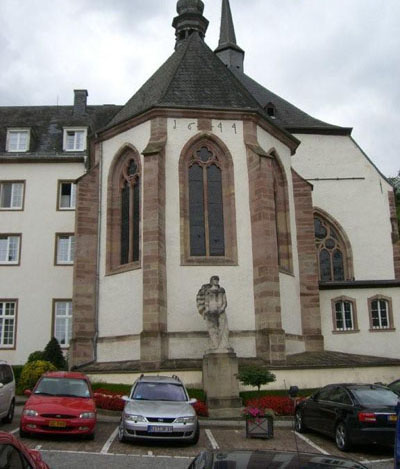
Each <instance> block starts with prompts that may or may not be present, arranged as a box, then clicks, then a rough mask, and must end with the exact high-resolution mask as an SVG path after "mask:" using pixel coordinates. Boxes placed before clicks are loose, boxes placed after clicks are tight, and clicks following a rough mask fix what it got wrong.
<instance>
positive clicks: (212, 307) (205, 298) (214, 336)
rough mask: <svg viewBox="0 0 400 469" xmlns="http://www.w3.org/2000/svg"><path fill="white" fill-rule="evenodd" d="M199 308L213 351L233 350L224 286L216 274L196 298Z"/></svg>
mask: <svg viewBox="0 0 400 469" xmlns="http://www.w3.org/2000/svg"><path fill="white" fill-rule="evenodd" d="M196 303H197V309H198V310H199V313H200V314H201V315H202V316H203V318H204V319H205V321H206V324H207V329H208V333H209V335H210V341H211V350H212V351H213V352H215V351H220V352H226V351H231V350H232V349H231V347H230V346H229V328H228V319H227V317H226V313H225V309H226V306H227V301H226V294H225V290H224V288H222V287H221V286H220V285H219V277H218V276H217V275H214V276H213V277H211V278H210V283H206V284H205V285H203V286H202V287H201V288H200V290H199V292H198V294H197V298H196Z"/></svg>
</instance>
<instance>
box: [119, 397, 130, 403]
mask: <svg viewBox="0 0 400 469" xmlns="http://www.w3.org/2000/svg"><path fill="white" fill-rule="evenodd" d="M121 399H122V400H123V401H125V402H128V401H130V399H129V396H122V397H121Z"/></svg>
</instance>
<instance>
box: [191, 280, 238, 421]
mask: <svg viewBox="0 0 400 469" xmlns="http://www.w3.org/2000/svg"><path fill="white" fill-rule="evenodd" d="M196 303H197V309H198V311H199V313H200V315H201V316H202V317H203V319H204V320H205V321H206V324H207V329H208V333H209V338H210V346H209V349H208V350H207V351H206V352H205V354H204V357H203V387H204V391H205V392H206V393H207V405H208V410H209V415H210V417H235V416H238V415H239V414H240V408H241V400H240V398H239V384H238V380H237V378H236V375H237V373H238V359H237V356H236V354H235V352H234V350H233V348H232V347H231V346H230V344H229V327H228V318H227V315H226V308H227V305H228V302H227V299H226V292H225V289H224V288H222V287H221V286H220V284H219V277H218V276H217V275H214V276H212V277H211V279H210V283H206V284H204V285H203V286H202V287H201V288H200V290H199V292H198V293H197V297H196Z"/></svg>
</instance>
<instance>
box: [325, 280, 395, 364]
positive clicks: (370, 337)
mask: <svg viewBox="0 0 400 469" xmlns="http://www.w3.org/2000/svg"><path fill="white" fill-rule="evenodd" d="M378 294H379V295H384V296H386V297H389V298H391V299H392V305H393V321H394V327H395V330H394V331H374V332H370V330H369V329H370V323H369V312H368V298H372V297H374V296H375V295H378ZM340 296H347V297H349V298H352V299H354V300H355V301H356V307H357V320H358V329H359V332H355V333H352V332H350V333H342V332H339V333H335V332H333V329H334V324H333V316H332V305H331V299H335V298H339V297H340ZM320 302H321V319H322V334H323V336H324V340H325V349H326V350H328V351H335V352H345V353H354V354H359V355H371V356H377V357H389V358H397V359H398V358H399V357H400V332H399V331H400V288H385V289H383V288H371V289H369V288H366V289H343V290H322V291H321V292H320Z"/></svg>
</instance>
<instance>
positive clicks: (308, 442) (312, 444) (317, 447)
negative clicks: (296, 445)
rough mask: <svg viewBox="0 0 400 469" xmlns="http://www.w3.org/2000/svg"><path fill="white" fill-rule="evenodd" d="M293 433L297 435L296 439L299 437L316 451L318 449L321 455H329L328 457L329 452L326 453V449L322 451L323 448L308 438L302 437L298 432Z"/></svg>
mask: <svg viewBox="0 0 400 469" xmlns="http://www.w3.org/2000/svg"><path fill="white" fill-rule="evenodd" d="M293 433H294V434H295V435H296V437H297V436H298V437H299V438H301V439H302V440H303V441H305V442H306V443H307V444H308V445H310V446H312V447H313V448H314V449H316V450H317V451H319V452H320V453H322V454H327V455H328V454H329V453H328V452H327V451H325V450H324V449H322V448H321V447H319V446H318V445H316V444H315V443H313V442H312V441H311V440H310V439H308V438H307V437H306V436H304V435H302V434H301V433H297V432H293Z"/></svg>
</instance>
